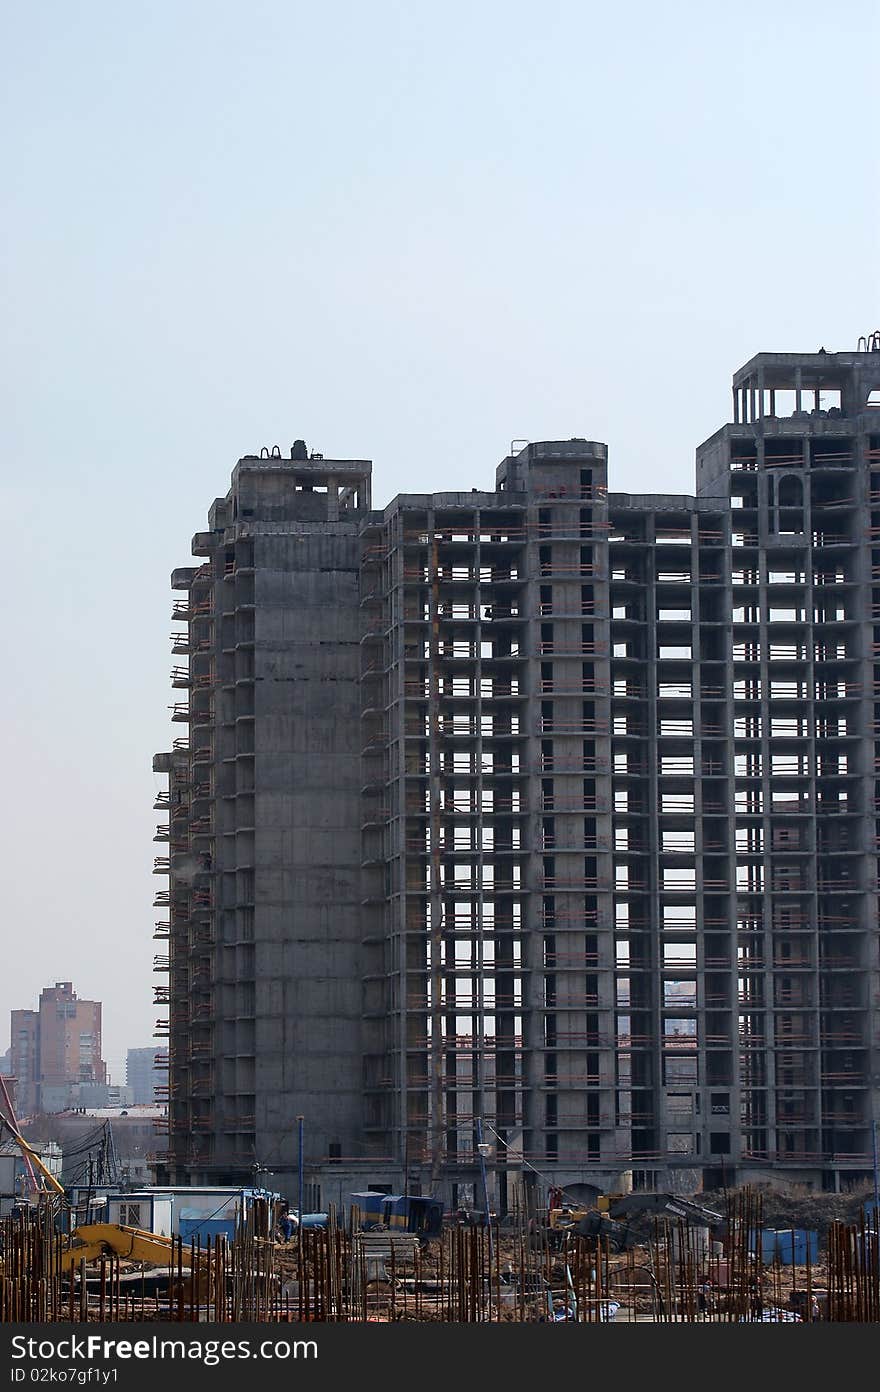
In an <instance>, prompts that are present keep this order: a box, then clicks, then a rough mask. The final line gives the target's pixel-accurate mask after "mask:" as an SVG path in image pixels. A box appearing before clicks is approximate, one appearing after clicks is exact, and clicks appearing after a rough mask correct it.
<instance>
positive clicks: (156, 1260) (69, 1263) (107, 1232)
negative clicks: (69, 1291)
mask: <svg viewBox="0 0 880 1392" xmlns="http://www.w3.org/2000/svg"><path fill="white" fill-rule="evenodd" d="M175 1248H176V1244H175V1242H174V1239H173V1238H171V1237H160V1236H158V1235H157V1234H156V1233H151V1232H145V1231H144V1230H143V1229H141V1228H129V1227H126V1226H125V1225H124V1224H122V1223H83V1224H82V1226H81V1227H79V1228H77V1229H76V1231H75V1233H74V1235H73V1238H72V1239H71V1243H70V1246H69V1247H68V1249H67V1251H66V1252H64V1253H63V1254H62V1257H61V1270H62V1271H71V1270H74V1269H75V1268H77V1267H78V1266H79V1264H80V1262H82V1261H87V1262H90V1261H96V1260H97V1258H98V1257H100V1256H103V1255H105V1254H106V1253H109V1252H113V1253H115V1255H116V1256H118V1257H122V1259H123V1261H136V1262H150V1263H152V1264H153V1265H154V1266H170V1265H171V1264H172V1262H173V1261H174V1258H175ZM189 1264H190V1255H189V1253H188V1252H187V1250H186V1248H185V1247H184V1249H183V1265H184V1266H189Z"/></svg>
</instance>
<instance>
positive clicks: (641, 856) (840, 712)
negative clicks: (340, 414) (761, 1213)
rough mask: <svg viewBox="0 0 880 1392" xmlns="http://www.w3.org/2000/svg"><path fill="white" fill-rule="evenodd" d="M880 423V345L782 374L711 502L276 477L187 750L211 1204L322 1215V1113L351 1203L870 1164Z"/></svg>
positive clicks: (188, 910) (199, 544)
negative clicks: (266, 1204)
mask: <svg viewBox="0 0 880 1392" xmlns="http://www.w3.org/2000/svg"><path fill="white" fill-rule="evenodd" d="M878 405H880V337H877V336H874V337H872V338H871V339H870V340H867V341H865V342H864V343H863V344H860V346H859V350H858V351H856V352H847V353H826V352H824V351H821V352H819V353H810V354H778V353H762V354H759V355H758V356H757V357H756V358H754V359H753V360H752V361H751V362H749V363H748V364H747V365H746V366H745V367H744V368H743V369H741V371H740V372H738V373H737V374H736V376H735V378H734V421H733V423H732V424H729V425H726V426H724V427H723V428H722V429H721V430H720V431H719V432H718V433H717V434H716V435H714V436H712V438H711V439H710V440H708V441H707V442H706V443H705V444H704V445H702V446H701V447H700V448H699V449H698V451H697V490H696V494H695V496H693V497H690V496H671V495H664V494H651V495H643V496H633V495H624V494H616V493H610V492H609V491H608V479H607V471H606V449H605V446H604V445H602V444H598V443H595V442H591V441H588V440H583V439H570V440H564V441H553V442H541V443H530V444H525V443H524V442H523V443H522V447H521V448H519V449H514V448H513V447H512V448H511V453H510V454H509V456H508V457H507V458H506V459H505V460H504V461H503V462H502V464H501V465H500V466H499V468H498V470H497V472H496V478H495V485H494V487H493V488H492V489H491V490H488V491H479V490H476V489H475V490H473V491H470V492H466V493H439V494H416V495H411V494H410V495H405V496H399V497H398V498H396V499H395V500H394V501H393V502H392V503H391V504H390V505H389V506H388V507H387V508H386V509H385V510H384V511H383V512H377V511H373V510H372V509H371V503H370V493H369V489H370V465H369V463H368V462H366V461H344V460H343V461H340V460H329V459H323V458H322V457H321V456H319V455H315V454H312V455H308V454H307V451H306V450H305V448H304V447H303V446H302V443H301V442H297V444H296V446H295V447H294V448H293V450H292V451H291V458H290V459H284V458H282V457H281V455H280V451H274V452H273V453H272V454H271V455H270V454H269V451H268V450H265V451H264V452H263V456H262V457H256V456H248V457H246V458H244V459H242V460H240V461H239V463H238V465H237V466H236V468H235V470H234V472H233V476H232V487H231V490H230V492H229V494H228V495H227V496H226V497H225V498H224V499H222V500H218V501H216V502H215V503H214V505H213V507H212V509H211V513H210V517H209V530H208V531H207V532H203V533H199V534H197V535H196V537H195V539H194V542H193V551H194V554H195V555H196V556H197V557H199V558H202V564H201V565H199V566H198V567H187V568H186V569H183V570H179V571H175V572H174V574H173V576H172V584H173V586H174V588H175V589H177V590H179V591H181V592H182V593H183V595H184V597H183V598H182V599H181V600H180V601H178V603H177V604H176V605H175V608H174V618H175V620H178V621H180V623H181V628H180V630H179V631H176V632H175V634H174V636H173V638H172V643H173V648H174V651H175V652H176V653H179V654H180V655H181V656H182V657H186V661H185V662H182V663H181V664H180V666H179V667H177V668H175V670H174V674H173V681H174V684H175V685H177V686H179V687H181V688H182V689H186V690H187V692H188V697H187V699H186V700H185V701H182V702H181V703H180V704H179V705H177V706H175V707H174V709H173V718H174V719H175V720H179V721H181V722H182V723H183V724H185V725H186V726H187V727H188V730H187V734H186V736H184V737H182V738H181V739H180V740H178V741H175V746H174V748H173V749H172V750H170V751H169V752H168V753H166V754H161V755H157V756H156V759H155V761H154V767H155V768H156V769H157V770H158V771H161V772H165V773H167V774H168V777H169V783H168V788H167V791H164V790H163V792H161V793H160V795H159V798H158V801H157V806H159V807H163V808H164V807H167V808H168V811H169V821H168V824H167V826H166V825H163V826H161V827H160V828H159V829H158V831H157V839H159V840H166V839H167V840H169V841H170V847H169V849H170V855H169V857H168V858H160V859H158V860H157V862H156V868H157V870H158V871H159V872H160V873H162V874H165V873H170V883H169V889H168V890H167V891H164V890H163V891H161V892H160V894H159V896H158V898H157V903H159V904H161V905H167V906H168V908H169V916H168V918H167V920H163V921H162V922H161V923H160V924H159V925H158V926H157V935H158V936H160V937H167V938H168V940H169V944H170V950H169V955H168V957H167V958H166V957H164V956H163V957H159V958H157V969H158V970H159V971H161V972H165V971H167V972H168V973H169V975H168V985H167V986H165V985H161V986H159V987H158V988H157V1000H159V1001H167V1003H168V1006H169V1014H168V1016H167V1019H165V1018H164V1017H163V1020H162V1021H160V1022H159V1025H158V1027H157V1029H158V1033H159V1034H160V1036H164V1034H165V1033H168V1034H169V1036H170V1051H171V1075H170V1106H169V1127H170V1165H169V1169H170V1173H171V1174H173V1176H174V1177H175V1178H176V1179H181V1178H184V1177H190V1178H191V1179H192V1180H194V1181H200V1182H205V1181H209V1180H212V1179H213V1180H221V1179H222V1180H223V1181H224V1182H225V1181H227V1180H230V1179H232V1178H244V1177H245V1176H250V1175H251V1174H252V1173H253V1172H254V1166H255V1165H256V1166H259V1167H261V1168H262V1169H263V1170H268V1171H272V1172H274V1174H275V1176H276V1177H277V1180H278V1182H279V1183H282V1184H283V1185H284V1186H285V1187H286V1188H287V1190H288V1192H290V1193H293V1180H294V1175H295V1173H296V1170H297V1160H298V1156H297V1120H296V1119H297V1117H300V1116H302V1117H304V1118H305V1122H304V1132H305V1136H306V1154H305V1173H306V1176H307V1179H308V1181H309V1183H310V1185H312V1186H313V1187H312V1188H311V1190H310V1196H311V1198H312V1199H313V1201H314V1202H321V1201H322V1199H323V1201H326V1200H327V1199H335V1198H338V1197H339V1196H344V1193H345V1192H346V1190H347V1187H354V1188H363V1187H366V1184H367V1183H384V1184H388V1185H391V1186H392V1187H395V1188H396V1187H403V1186H404V1185H408V1186H409V1187H410V1189H412V1187H413V1186H414V1185H417V1184H421V1185H422V1187H423V1189H426V1188H427V1187H428V1186H433V1187H434V1188H438V1189H439V1190H440V1192H442V1193H443V1194H444V1196H446V1197H447V1198H448V1200H449V1201H450V1202H454V1201H457V1199H458V1198H459V1197H460V1195H461V1194H462V1193H467V1192H468V1187H470V1190H471V1192H472V1190H473V1185H474V1184H475V1182H476V1179H477V1175H478V1173H479V1170H478V1164H477V1160H478V1157H477V1153H476V1146H477V1144H478V1142H479V1141H480V1140H482V1142H483V1143H484V1144H487V1145H488V1146H489V1147H490V1148H491V1149H490V1152H489V1155H488V1160H487V1164H488V1169H489V1175H490V1183H491V1186H492V1191H493V1200H494V1201H495V1202H497V1203H498V1204H500V1205H501V1206H502V1207H504V1206H505V1205H506V1204H509V1203H510V1202H511V1201H512V1196H513V1193H514V1190H515V1188H516V1187H517V1186H520V1185H528V1184H529V1183H531V1182H533V1180H534V1177H535V1176H536V1175H540V1176H541V1177H542V1180H541V1182H546V1183H550V1182H555V1183H558V1184H561V1185H563V1186H565V1188H566V1189H567V1190H568V1191H569V1192H570V1193H571V1192H574V1193H578V1192H580V1193H582V1194H583V1196H584V1197H589V1196H590V1194H592V1193H595V1192H596V1191H597V1190H603V1189H608V1188H615V1187H620V1186H622V1185H623V1186H625V1185H627V1184H628V1183H629V1182H632V1183H633V1184H635V1185H636V1186H639V1185H641V1186H645V1187H654V1186H664V1187H665V1186H671V1187H677V1188H692V1189H693V1188H697V1187H699V1185H700V1184H701V1183H704V1184H706V1185H709V1186H712V1185H714V1184H717V1183H719V1182H725V1183H734V1182H736V1181H740V1180H745V1179H748V1178H754V1177H756V1176H760V1175H762V1174H765V1173H766V1172H767V1171H768V1170H770V1169H772V1170H776V1171H778V1172H781V1173H784V1174H786V1175H788V1176H789V1177H791V1178H795V1179H800V1180H803V1181H805V1182H808V1183H812V1184H815V1185H821V1186H825V1187H837V1186H839V1185H840V1183H841V1182H843V1181H845V1180H847V1179H850V1178H861V1177H863V1176H864V1175H865V1174H866V1173H867V1172H868V1170H869V1169H870V1158H871V1128H872V1122H873V1120H874V1118H875V1117H876V1115H877V1107H878V1094H880V1089H878V1079H880V1037H878V1012H877V1002H878V999H880V976H878V886H877V855H878V848H880V772H878V770H880V410H878V409H877V407H878ZM578 1186H581V1189H580V1190H579V1189H578ZM477 1197H478V1196H477Z"/></svg>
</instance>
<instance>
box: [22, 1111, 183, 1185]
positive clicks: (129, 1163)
mask: <svg viewBox="0 0 880 1392" xmlns="http://www.w3.org/2000/svg"><path fill="white" fill-rule="evenodd" d="M23 1130H24V1133H25V1136H26V1138H27V1140H28V1141H29V1142H30V1143H31V1144H35V1145H37V1146H38V1148H39V1147H40V1146H42V1145H43V1144H44V1143H45V1142H47V1141H55V1142H57V1143H58V1145H59V1146H60V1147H61V1149H62V1151H63V1152H64V1164H63V1173H62V1182H63V1183H64V1184H65V1185H75V1184H88V1183H89V1179H90V1178H91V1179H92V1181H93V1182H95V1183H101V1184H107V1183H126V1184H132V1183H133V1184H147V1183H150V1182H151V1180H152V1173H151V1166H152V1165H153V1164H154V1163H155V1161H156V1160H157V1159H160V1158H161V1157H162V1156H163V1155H164V1153H165V1151H166V1149H167V1144H168V1137H167V1120H166V1114H165V1107H164V1106H163V1105H159V1104H156V1105H155V1106H141V1107H137V1106H129V1107H118V1106H106V1107H105V1106H95V1107H78V1108H76V1109H75V1110H70V1111H64V1112H58V1113H56V1114H55V1115H52V1116H50V1115H45V1116H41V1117H39V1118H38V1119H37V1120H36V1121H33V1122H31V1123H30V1124H28V1125H26V1126H25V1127H23Z"/></svg>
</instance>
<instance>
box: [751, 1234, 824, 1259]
mask: <svg viewBox="0 0 880 1392" xmlns="http://www.w3.org/2000/svg"><path fill="white" fill-rule="evenodd" d="M760 1237H761V1260H762V1262H764V1263H765V1264H766V1265H769V1264H770V1263H771V1262H773V1261H779V1262H781V1264H782V1265H783V1266H806V1264H807V1254H808V1253H809V1260H810V1262H815V1261H816V1258H817V1257H818V1255H819V1234H818V1233H817V1232H814V1231H813V1230H812V1229H809V1228H762V1229H761V1234H760ZM752 1245H753V1246H754V1243H753V1244H752Z"/></svg>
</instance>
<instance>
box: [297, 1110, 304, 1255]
mask: <svg viewBox="0 0 880 1392" xmlns="http://www.w3.org/2000/svg"><path fill="white" fill-rule="evenodd" d="M304 1121H305V1117H301V1116H298V1117H297V1119H296V1129H297V1133H298V1138H299V1150H298V1154H297V1162H296V1170H297V1178H298V1180H299V1235H300V1237H299V1240H300V1244H302V1228H303V1122H304Z"/></svg>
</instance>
